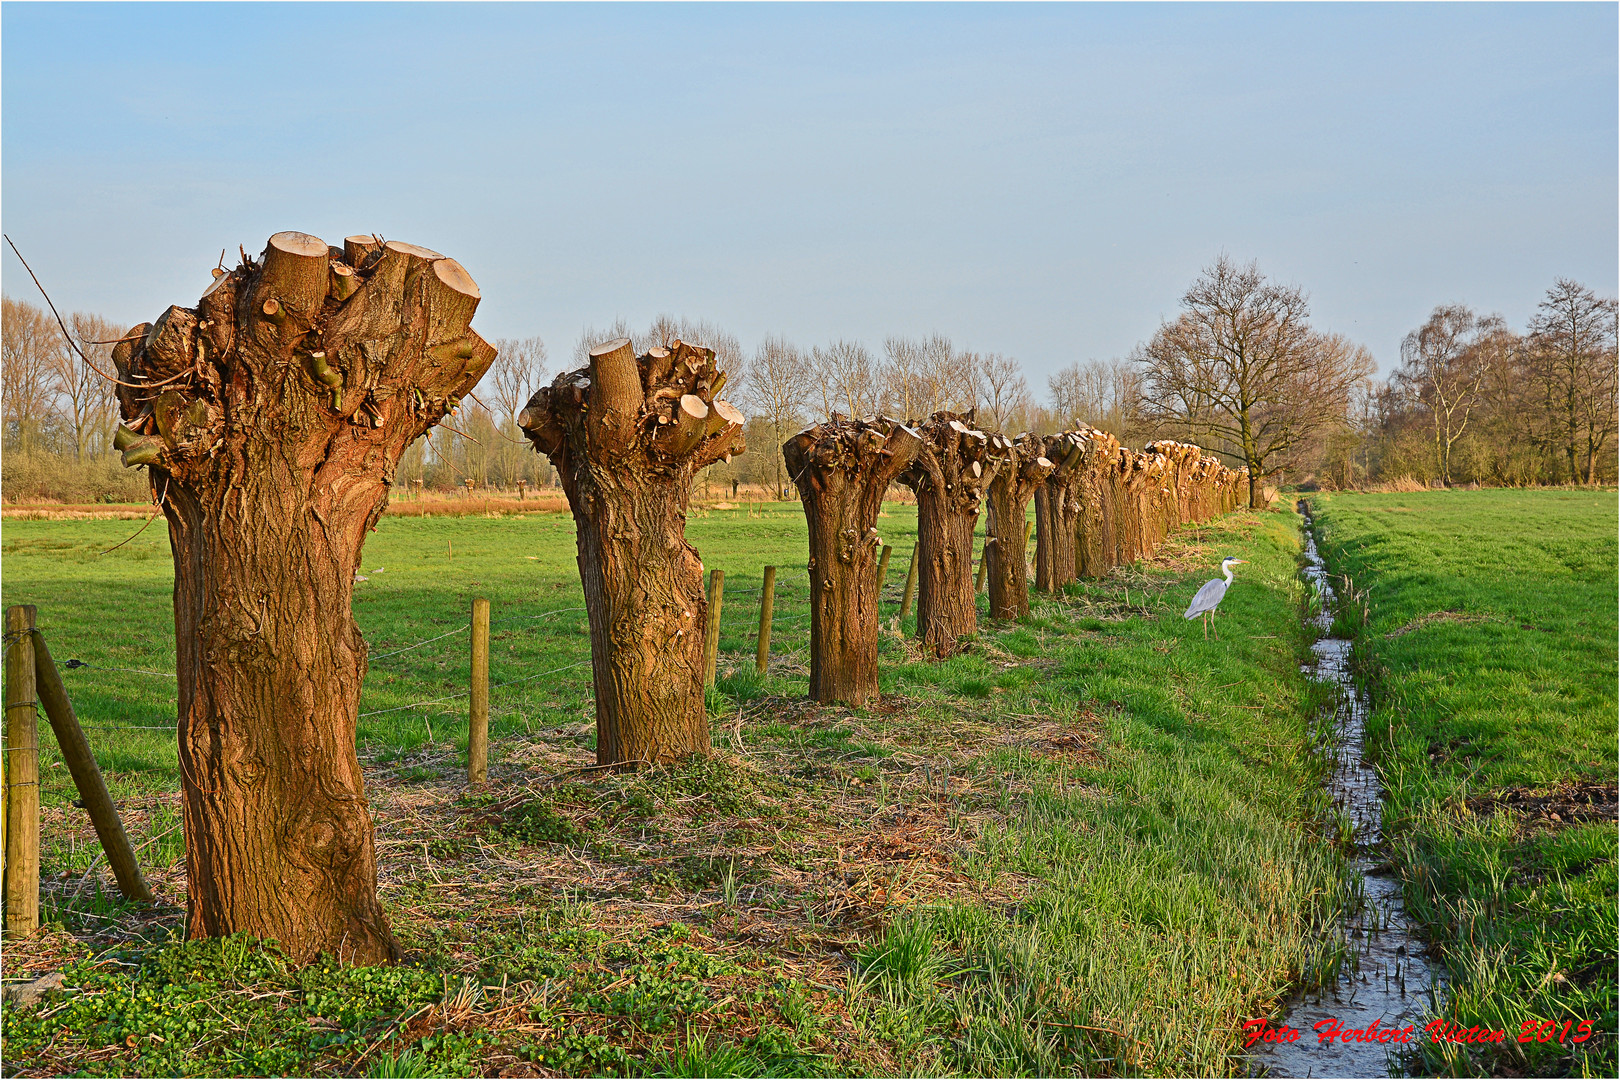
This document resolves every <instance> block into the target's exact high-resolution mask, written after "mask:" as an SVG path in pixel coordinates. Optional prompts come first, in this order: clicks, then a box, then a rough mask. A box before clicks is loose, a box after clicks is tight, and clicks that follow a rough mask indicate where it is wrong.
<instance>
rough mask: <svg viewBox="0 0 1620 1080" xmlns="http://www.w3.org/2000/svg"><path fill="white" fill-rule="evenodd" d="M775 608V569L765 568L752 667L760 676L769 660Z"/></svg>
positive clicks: (760, 591)
mask: <svg viewBox="0 0 1620 1080" xmlns="http://www.w3.org/2000/svg"><path fill="white" fill-rule="evenodd" d="M775 608H776V567H774V566H767V567H766V568H765V582H764V584H763V585H761V586H760V590H759V651H758V653H757V655H756V656H755V657H754V667H755V668H757V669H758V671H759V673H760V674H761V675H763V674H765V668H766V667H767V666H769V664H770V659H771V612H772V611H773V610H775Z"/></svg>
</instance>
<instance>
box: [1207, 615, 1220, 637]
mask: <svg viewBox="0 0 1620 1080" xmlns="http://www.w3.org/2000/svg"><path fill="white" fill-rule="evenodd" d="M1209 632H1210V633H1212V634H1214V635H1215V640H1216V641H1219V640H1221V632H1220V631H1219V630H1217V629H1215V613H1214V612H1213V611H1211V612H1210V613H1209Z"/></svg>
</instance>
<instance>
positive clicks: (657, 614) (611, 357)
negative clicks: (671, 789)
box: [518, 338, 744, 765]
mask: <svg viewBox="0 0 1620 1080" xmlns="http://www.w3.org/2000/svg"><path fill="white" fill-rule="evenodd" d="M714 361H715V353H714V350H712V349H707V348H703V347H702V346H697V345H691V344H688V343H686V342H682V341H676V342H673V343H671V345H670V346H669V347H668V348H664V347H659V348H655V349H652V350H650V351H649V352H648V353H647V354H646V355H644V356H641V357H637V356H636V355H635V352H634V350H633V349H632V348H631V346H630V341H629V339H628V338H619V339H617V340H615V341H609V342H606V343H604V344H602V345H599V346H597V347H596V348H594V349H592V350H591V351H590V365H589V366H588V367H585V368H581V369H579V370H577V371H571V372H565V373H564V374H562V375H559V376H557V378H556V379H555V380H554V381H553V382H552V384H551V385H550V386H546V387H542V388H541V389H540V391H539V392H537V393H536V394H535V395H534V396H533V397H532V398H530V399H529V403H528V406H527V407H526V408H524V409H523V411H522V412H521V413H520V414H519V416H518V424H519V426H521V427H522V428H523V430H524V432H525V433H526V434H527V435H528V437H529V441H530V442H532V443H533V444H534V447H535V449H536V450H538V451H539V452H540V453H542V454H545V455H546V456H547V457H549V458H550V459H551V461H552V464H553V465H555V466H556V468H557V473H558V476H559V477H560V479H561V481H562V486H563V491H564V493H566V494H567V496H568V503H569V506H570V507H571V508H572V509H573V512H574V521H575V523H576V525H577V530H576V536H577V543H578V548H579V571H580V578H581V580H582V581H583V583H584V588H585V604H586V608H587V611H588V612H589V616H590V623H591V664H592V673H593V677H594V680H595V686H596V723H597V743H596V756H597V761H598V763H599V764H603V765H634V764H637V763H642V762H672V761H677V760H680V759H682V758H685V757H688V756H690V755H692V754H707V753H708V752H709V726H708V718H707V715H706V714H705V712H704V700H703V676H704V663H703V630H704V626H705V618H706V614H707V601H706V599H705V596H704V591H703V564H702V562H701V560H699V558H698V555H697V552H696V551H695V550H693V548H692V546H691V545H690V544H688V543H687V542H686V506H687V500H688V498H689V497H690V495H691V487H692V478H693V476H694V475H695V474H696V473H697V471H698V470H699V469H701V468H703V467H704V466H707V465H712V464H713V463H714V462H716V461H719V460H721V459H722V458H725V457H728V456H730V455H732V454H739V453H741V452H742V451H743V449H744V443H743V435H742V432H743V422H744V421H743V416H742V414H741V413H740V412H738V411H737V410H736V409H735V408H733V407H732V406H731V405H730V404H729V403H727V402H726V401H724V400H722V399H719V398H713V399H712V400H705V399H704V397H703V394H704V393H710V394H712V393H713V392H714V391H715V388H716V387H719V386H723V385H724V382H725V377H724V373H723V372H720V371H718V370H717V369H716V368H715V362H714Z"/></svg>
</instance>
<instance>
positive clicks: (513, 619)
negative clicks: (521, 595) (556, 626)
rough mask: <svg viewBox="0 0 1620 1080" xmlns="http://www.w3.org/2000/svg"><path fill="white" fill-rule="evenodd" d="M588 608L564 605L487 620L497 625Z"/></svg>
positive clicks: (543, 617)
mask: <svg viewBox="0 0 1620 1080" xmlns="http://www.w3.org/2000/svg"><path fill="white" fill-rule="evenodd" d="M589 610H590V609H589V608H583V607H565V608H558V609H557V610H555V611H547V612H543V613H542V614H539V615H510V616H508V617H506V618H504V619H491V620H490V621H489V625H491V626H495V625H498V624H500V623H509V622H521V621H523V620H524V619H549V618H550V617H551V616H553V615H562V614H564V613H566V612H570V611H589Z"/></svg>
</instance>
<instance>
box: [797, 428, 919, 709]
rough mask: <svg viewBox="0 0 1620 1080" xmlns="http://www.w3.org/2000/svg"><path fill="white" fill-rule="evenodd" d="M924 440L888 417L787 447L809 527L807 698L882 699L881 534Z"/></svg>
mask: <svg viewBox="0 0 1620 1080" xmlns="http://www.w3.org/2000/svg"><path fill="white" fill-rule="evenodd" d="M921 447H922V439H921V438H920V437H919V436H918V434H917V433H916V432H915V431H913V430H912V429H911V428H909V427H906V426H905V425H904V424H901V423H899V422H898V421H894V420H890V419H888V418H887V417H880V418H878V419H877V420H876V421H865V420H842V419H839V418H837V417H834V418H833V419H832V420H830V421H828V422H827V423H824V424H816V425H815V426H813V427H809V428H806V429H805V430H804V431H801V432H800V433H799V434H797V435H795V436H793V438H791V439H789V440H788V441H787V442H785V443H783V444H782V457H783V460H784V461H786V463H787V467H788V474H789V475H790V476H792V477H793V481H794V483H795V484H797V485H798V488H799V495H800V498H801V500H802V501H803V503H804V516H805V520H806V521H807V522H808V524H809V526H810V590H811V600H810V696H811V697H812V698H813V699H815V700H816V701H843V702H847V703H848V704H850V705H857V706H858V705H864V704H866V702H867V701H868V700H870V699H871V698H873V697H876V696H877V693H878V667H877V645H878V622H879V620H878V589H879V584H880V583H879V582H878V579H877V565H876V556H877V551H878V548H879V547H880V546H881V541H880V540H879V538H878V532H877V516H878V511H879V510H881V509H882V507H883V493H884V492H885V491H887V490H888V487H889V484H890V483H891V482H893V480H894V479H895V477H897V476H898V475H899V474H900V473H901V472H903V471H904V470H905V469H906V468H908V467H909V466H910V465H911V463H912V461H913V460H915V458H916V456H917V453H918V451H919V450H920V449H921Z"/></svg>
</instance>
